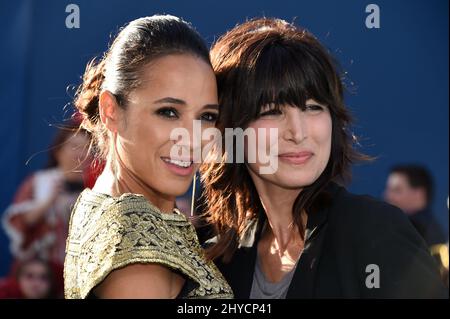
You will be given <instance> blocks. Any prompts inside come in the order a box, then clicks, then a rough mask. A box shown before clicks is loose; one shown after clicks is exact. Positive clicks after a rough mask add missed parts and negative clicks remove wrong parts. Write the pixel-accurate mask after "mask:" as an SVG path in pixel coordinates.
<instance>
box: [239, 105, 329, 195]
mask: <svg viewBox="0 0 450 319" xmlns="http://www.w3.org/2000/svg"><path fill="white" fill-rule="evenodd" d="M249 127H250V128H253V129H255V130H257V129H259V128H266V130H265V132H266V133H267V134H265V135H263V136H259V135H258V134H257V143H256V145H260V143H259V142H258V139H259V138H264V139H266V143H263V144H265V145H264V146H265V148H264V149H262V150H258V151H259V152H260V153H264V154H269V150H270V149H269V145H270V143H269V134H268V133H269V129H270V128H275V129H277V130H278V140H277V142H278V152H277V154H274V155H273V156H277V159H278V169H277V170H276V171H275V173H273V174H260V168H261V166H264V165H267V164H264V163H261V161H260V160H258V156H257V157H256V163H247V167H248V169H249V172H250V176H251V177H252V179H253V181H254V183H255V184H256V185H257V186H258V184H261V183H262V184H265V185H269V184H272V185H274V186H278V187H280V188H285V189H302V188H303V187H305V186H308V185H311V184H312V183H314V182H315V181H316V180H317V179H318V178H319V176H320V175H321V174H322V172H323V171H324V170H325V168H326V166H327V163H328V160H329V158H330V152H331V132H332V120H331V116H330V112H329V110H328V108H327V107H326V106H324V105H321V104H319V103H317V102H316V101H314V100H312V99H309V100H307V101H306V108H305V109H304V110H302V109H300V108H299V107H295V106H294V107H293V106H290V105H282V106H281V107H279V108H276V107H274V105H273V104H272V105H266V106H264V107H262V108H261V112H260V115H259V117H258V118H257V119H256V120H254V121H253V122H251V123H250V125H249ZM249 146H250V145H248V144H247V147H246V150H247V152H246V159H247V155H248V147H249Z"/></svg>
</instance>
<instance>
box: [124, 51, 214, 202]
mask: <svg viewBox="0 0 450 319" xmlns="http://www.w3.org/2000/svg"><path fill="white" fill-rule="evenodd" d="M142 80H143V81H142V85H141V86H140V87H139V88H138V89H136V90H134V91H132V92H131V93H130V94H129V97H128V100H129V102H128V105H127V108H126V110H125V111H123V113H124V114H123V115H124V116H123V117H122V120H121V121H120V122H121V124H120V125H119V127H118V131H117V141H116V149H117V152H118V155H119V156H120V159H121V160H122V162H123V163H124V165H125V166H126V167H127V169H129V170H131V172H132V174H133V175H135V176H137V177H138V178H139V179H140V180H141V181H143V182H144V183H145V184H146V185H147V186H149V187H150V188H152V189H153V190H154V191H156V192H159V193H161V194H165V195H169V196H179V195H182V194H184V193H185V192H186V191H187V189H188V188H189V185H190V184H191V183H192V179H193V176H194V174H195V172H196V170H197V169H198V166H199V165H200V163H193V152H194V144H193V133H194V132H193V121H194V120H199V121H201V130H200V132H196V134H197V135H196V137H197V136H198V133H201V132H202V131H203V130H204V129H206V128H210V127H214V125H215V122H216V119H217V116H218V112H219V107H218V98H217V87H216V78H215V75H214V72H213V70H212V68H211V66H210V65H208V64H207V63H206V62H205V61H203V60H202V59H200V58H197V57H195V56H192V55H188V54H185V55H169V56H164V57H161V58H158V59H156V60H154V61H153V62H152V63H151V64H149V65H147V66H146V67H145V70H144V73H143V77H142ZM180 128H181V129H186V130H187V131H186V132H189V141H186V140H184V142H181V143H180V144H178V145H181V147H182V148H184V155H182V154H181V152H180V153H179V155H177V156H176V157H175V158H174V157H172V158H171V150H172V148H173V147H174V144H175V143H177V141H174V140H171V138H170V136H171V132H172V131H173V130H174V129H180ZM187 142H188V143H187ZM207 142H208V141H205V142H202V143H207ZM188 144H189V145H188ZM201 146H202V144H200V145H197V146H196V149H197V148H200V147H201ZM186 154H187V155H186Z"/></svg>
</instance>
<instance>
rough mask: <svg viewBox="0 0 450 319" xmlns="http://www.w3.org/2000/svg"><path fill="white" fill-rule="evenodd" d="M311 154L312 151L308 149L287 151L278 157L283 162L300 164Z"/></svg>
mask: <svg viewBox="0 0 450 319" xmlns="http://www.w3.org/2000/svg"><path fill="white" fill-rule="evenodd" d="M313 155H314V153H312V152H309V151H302V152H288V153H283V154H280V155H278V158H279V159H280V160H281V161H283V162H287V163H290V164H296V165H300V164H304V163H306V162H307V161H308V160H309V159H310V158H311V157H312V156H313Z"/></svg>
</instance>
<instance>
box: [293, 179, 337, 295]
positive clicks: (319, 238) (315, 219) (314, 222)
mask: <svg viewBox="0 0 450 319" xmlns="http://www.w3.org/2000/svg"><path fill="white" fill-rule="evenodd" d="M340 189H341V187H340V186H338V185H337V184H335V183H333V182H331V183H330V184H329V185H328V186H327V188H326V193H327V194H328V196H329V200H330V201H332V200H333V198H335V196H336V194H337V193H338V192H339V191H340ZM330 207H332V203H331V202H328V203H327V204H326V205H324V207H323V208H321V209H319V210H317V211H316V212H313V213H311V214H310V215H309V216H308V221H307V225H306V232H305V248H304V250H303V253H302V255H301V256H300V259H299V261H298V265H297V267H296V268H295V272H294V276H293V277H292V281H291V284H290V286H289V289H288V292H287V295H286V299H299V298H314V296H315V291H314V289H315V283H316V277H317V269H318V266H319V261H320V257H321V255H322V251H323V244H324V240H325V237H326V232H327V219H328V215H329V212H330Z"/></svg>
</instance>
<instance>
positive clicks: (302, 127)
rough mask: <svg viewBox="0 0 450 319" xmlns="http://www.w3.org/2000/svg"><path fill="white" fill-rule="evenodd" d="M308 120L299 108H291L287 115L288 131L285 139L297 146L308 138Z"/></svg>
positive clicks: (284, 135)
mask: <svg viewBox="0 0 450 319" xmlns="http://www.w3.org/2000/svg"><path fill="white" fill-rule="evenodd" d="M307 125H308V124H307V119H306V116H305V115H304V114H303V112H302V111H301V110H300V109H299V108H297V107H290V108H289V109H288V110H287V113H286V129H285V130H284V134H283V137H284V139H286V140H288V141H292V142H294V143H295V144H299V143H301V142H302V141H303V140H304V139H305V138H307V132H308V127H307Z"/></svg>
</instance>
